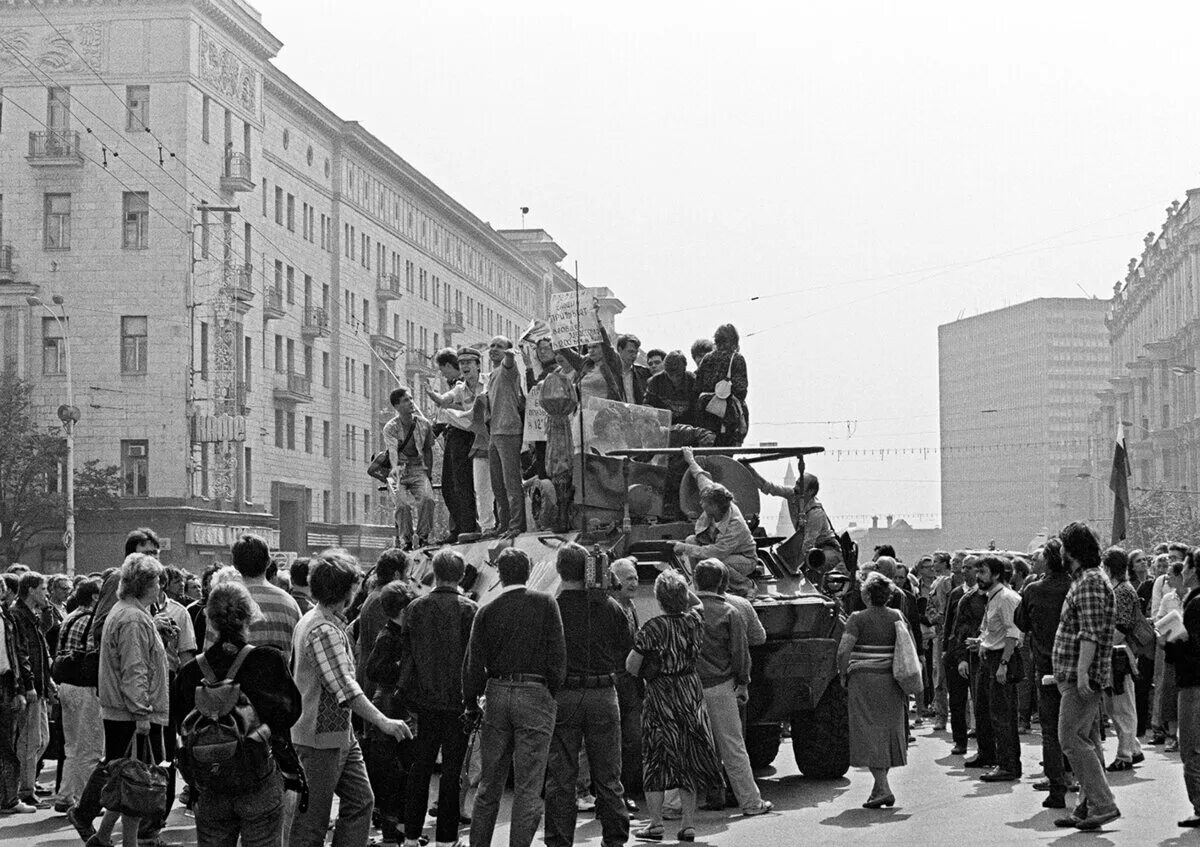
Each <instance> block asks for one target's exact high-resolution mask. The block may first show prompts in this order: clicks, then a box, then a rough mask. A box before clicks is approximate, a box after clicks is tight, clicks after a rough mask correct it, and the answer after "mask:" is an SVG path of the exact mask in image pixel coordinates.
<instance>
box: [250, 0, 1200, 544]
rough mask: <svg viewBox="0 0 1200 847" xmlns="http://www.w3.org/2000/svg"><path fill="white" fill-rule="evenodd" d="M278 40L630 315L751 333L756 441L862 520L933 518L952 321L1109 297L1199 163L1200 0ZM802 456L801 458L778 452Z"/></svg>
mask: <svg viewBox="0 0 1200 847" xmlns="http://www.w3.org/2000/svg"><path fill="white" fill-rule="evenodd" d="M255 6H256V7H257V8H258V9H259V10H260V11H261V12H262V15H263V22H264V24H265V25H266V26H267V27H268V29H270V30H271V31H272V32H274V34H275V35H276V36H278V37H279V38H280V39H282V41H283V42H284V47H283V49H282V50H281V51H280V55H279V56H278V57H277V59H276V64H277V65H278V66H279V67H280V68H281V69H282V70H283V71H284V72H286V73H287V74H289V75H290V76H291V77H292V78H293V79H295V80H296V81H297V82H298V83H299V84H300V85H302V86H304V87H305V88H307V89H308V90H309V91H310V92H312V93H313V94H314V95H315V96H317V97H318V98H320V99H321V100H322V101H323V102H324V103H325V104H326V105H328V106H329V107H330V108H332V109H333V110H334V111H335V112H336V113H337V114H338V115H340V116H341V117H343V118H345V119H349V120H357V121H359V122H361V123H362V124H363V125H364V126H365V127H366V128H367V129H368V130H370V131H371V132H373V133H374V134H375V135H376V136H378V137H379V138H381V139H382V140H383V141H384V142H386V143H387V144H389V145H390V146H392V147H393V148H394V149H395V150H396V151H397V152H398V153H399V154H400V155H401V156H403V157H404V158H405V159H406V160H408V161H409V162H410V163H412V164H413V165H414V166H416V167H417V168H418V169H420V170H421V171H422V172H423V173H425V174H426V175H427V176H429V177H430V178H432V179H433V180H434V181H435V182H436V183H437V184H438V185H440V186H441V187H442V188H443V189H444V190H446V191H447V192H448V193H449V194H450V195H451V196H453V197H454V198H455V199H457V200H458V201H459V202H461V203H463V204H464V205H465V206H466V207H467V208H469V209H471V210H472V211H473V212H475V213H476V214H477V215H478V216H479V217H480V218H482V219H483V220H485V221H488V222H490V223H491V224H492V225H493V226H495V227H496V228H498V229H499V228H513V227H518V226H520V225H521V217H520V211H519V209H520V207H521V206H528V207H529V208H530V213H529V215H528V216H527V218H526V220H525V224H526V225H527V226H530V227H540V228H544V229H546V230H547V231H548V232H549V233H550V234H551V235H552V236H553V237H554V238H555V240H556V241H557V242H558V243H559V244H560V245H561V246H562V247H563V249H565V250H566V251H567V253H568V254H569V255H568V257H567V259H566V260H565V262H564V264H565V265H566V266H567V267H568V269H572V270H573V269H574V263H575V262H578V267H579V277H580V280H581V282H582V283H583V284H584V285H591V286H607V287H608V288H611V289H612V290H613V291H614V292H615V293H616V295H617V296H618V297H619V298H620V299H621V300H622V301H623V302H624V303H625V307H626V308H625V312H624V313H623V314H622V315H621V316H620V317H619V318H618V322H617V326H618V329H619V330H620V331H625V332H634V333H637V334H638V335H639V336H640V337H641V339H642V342H643V347H644V348H645V347H661V348H664V349H668V350H669V349H672V348H681V349H684V350H686V349H687V348H688V347H689V346H690V344H691V342H692V341H693V340H694V339H695V338H698V337H700V336H704V335H711V332H712V330H713V329H714V328H715V327H716V326H717V325H718V324H720V323H724V322H727V321H728V322H732V323H734V324H735V325H736V326H737V328H738V330H739V331H740V333H741V336H742V350H743V352H744V353H745V355H746V358H747V361H748V367H749V374H750V396H749V406H750V409H751V420H752V427H751V431H750V435H749V437H748V439H747V443H748V444H751V443H757V442H760V441H768V440H769V441H778V442H780V443H790V444H806V445H823V446H825V447H826V448H827V450H828V451H835V450H855V449H858V450H871V449H877V448H884V447H887V448H908V449H910V450H913V451H914V452H913V453H910V454H908V455H898V456H897V455H888V456H886V457H884V458H880V457H879V456H878V455H874V456H872V457H870V458H862V457H859V458H857V459H856V458H854V457H846V456H842V457H841V458H838V457H837V456H836V455H835V454H833V453H832V452H830V453H828V454H827V455H825V456H818V457H813V458H812V459H810V461H809V469H810V470H812V471H814V472H815V473H817V474H818V475H819V476H820V477H821V494H822V500H823V502H824V503H825V506H826V508H827V509H828V510H829V512H830V513H831V514H832V515H833V516H834V518H835V521H837V522H838V523H839V528H840V526H841V525H844V524H845V523H847V522H849V521H856V522H858V523H859V524H863V523H869V519H870V515H872V514H875V515H887V514H894V515H896V516H903V517H906V518H907V519H908V520H909V521H910V523H913V524H914V525H917V526H937V525H940V517H939V510H940V503H939V490H938V470H939V468H938V459H937V456H936V454H935V453H932V452H929V453H927V454H926V453H923V452H918V451H920V450H921V449H922V448H935V447H936V446H937V444H938V431H937V430H938V417H937V412H938V374H937V327H938V325H939V324H943V323H947V322H950V321H953V320H955V319H957V318H959V317H964V316H969V315H973V314H977V313H979V312H983V311H988V310H991V309H995V308H1000V307H1003V306H1005V305H1011V304H1014V303H1019V302H1022V301H1025V300H1028V299H1031V298H1034V297H1041V296H1058V297H1062V296H1080V297H1082V296H1085V293H1086V295H1087V296H1092V295H1094V296H1097V297H1100V298H1105V299H1106V298H1108V297H1110V296H1111V294H1112V287H1113V284H1114V283H1115V282H1116V281H1117V280H1118V279H1120V278H1121V277H1122V276H1123V275H1124V272H1125V267H1126V264H1127V263H1128V261H1129V259H1130V258H1131V257H1133V256H1136V255H1138V254H1139V253H1140V251H1141V249H1142V238H1143V236H1144V235H1145V234H1146V233H1147V232H1148V231H1157V230H1158V229H1159V228H1160V227H1161V225H1162V222H1163V220H1164V219H1165V212H1164V210H1165V208H1166V207H1167V206H1168V205H1169V204H1170V202H1171V201H1172V200H1173V199H1178V200H1180V201H1182V200H1183V199H1184V198H1185V192H1186V190H1187V189H1188V188H1193V187H1200V108H1197V91H1200V68H1198V67H1197V62H1196V61H1195V58H1194V57H1195V56H1196V51H1195V46H1194V43H1193V38H1192V36H1191V33H1193V32H1194V31H1195V30H1196V27H1197V25H1198V24H1200V7H1197V6H1196V5H1195V4H1192V5H1188V4H1184V3H1178V4H1171V3H1163V4H1156V5H1155V6H1154V7H1153V9H1150V8H1149V7H1145V8H1142V7H1136V6H1134V5H1131V4H1125V5H1123V6H1120V7H1119V6H1116V5H1111V6H1110V5H1108V4H1105V3H1087V4H1083V3H1070V2H1061V3H1045V2H1040V3H1022V2H1015V3H1005V4H999V5H998V4H986V5H985V4H963V3H959V2H955V3H933V2H909V3H903V4H901V3H890V2H886V3H885V2H854V3H797V2H786V3H785V2H781V3H774V2H770V3H768V2H743V3H738V4H729V3H712V2H704V0H701V1H700V2H688V3H686V4H685V3H682V2H656V3H648V2H644V0H643V2H638V3H632V2H606V3H603V4H599V3H597V4H584V3H561V2H540V0H539V2H509V3H503V4H500V3H494V2H492V3H483V2H476V0H460V2H456V3H442V2H424V0H422V2H399V3H398V2H395V0H388V1H386V2H385V0H354V2H347V3H340V4H338V5H337V6H336V14H333V13H332V12H331V11H330V6H329V4H328V3H327V2H324V1H323V0H322V1H321V2H318V0H255ZM774 471H775V474H776V475H777V476H780V477H781V476H782V474H783V468H782V467H777V468H774Z"/></svg>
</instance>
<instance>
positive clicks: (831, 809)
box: [0, 725, 1200, 847]
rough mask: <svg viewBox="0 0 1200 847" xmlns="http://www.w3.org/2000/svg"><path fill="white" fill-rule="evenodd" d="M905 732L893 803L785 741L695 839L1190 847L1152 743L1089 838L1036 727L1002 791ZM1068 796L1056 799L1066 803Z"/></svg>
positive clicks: (33, 820) (503, 833) (715, 842)
mask: <svg viewBox="0 0 1200 847" xmlns="http://www.w3.org/2000/svg"><path fill="white" fill-rule="evenodd" d="M913 734H914V735H915V737H916V743H915V744H913V745H912V746H910V747H909V761H908V765H907V766H906V767H904V768H898V769H895V770H893V771H892V774H891V777H890V779H891V783H892V788H893V790H894V792H895V795H896V806H895V807H893V808H890V809H881V810H867V809H863V808H862V807H861V804H862V802H863V801H864V800H866V799H867V796H868V795H869V794H870V789H871V777H870V775H869V774H868V773H867V772H866V771H865V770H857V769H852V770H851V771H850V773H849V774H847V776H846V777H845V778H843V779H839V780H832V781H814V780H808V779H805V778H804V777H802V776H800V775H798V773H797V771H796V766H795V763H794V762H793V761H792V759H791V755H790V749H789V746H788V742H787V741H786V740H785V742H784V746H783V747H782V748H781V749H780V753H779V756H778V757H777V758H776V760H775V765H774V767H773V768H771V769H768V770H767V771H764V772H762V773H761V774H760V776H761V778H760V782H759V784H760V786H761V788H762V792H763V796H764V797H766V798H767V799H768V800H770V801H771V802H772V803H774V804H775V811H774V812H773V813H771V814H769V815H763V816H762V817H756V818H743V817H741V815H740V814H738V813H737V811H736V810H730V811H729V812H727V813H722V812H700V813H699V814H698V818H697V826H696V843H697V844H699V845H710V847H751V845H753V847H775V845H778V847H785V845H786V847H794V845H796V844H797V843H804V844H823V845H855V847H860V846H861V845H870V844H886V845H920V847H929V845H955V847H973V845H980V847H982V845H1006V844H1022V845H1029V844H1053V845H1058V847H1075V845H1087V847H1092V845H1096V847H1109V845H1146V844H1157V845H1164V846H1165V847H1174V845H1195V846H1196V847H1200V832H1194V831H1192V830H1185V829H1180V828H1179V827H1177V826H1176V821H1177V820H1179V819H1182V818H1184V817H1187V815H1188V814H1189V813H1190V808H1189V805H1188V802H1187V796H1186V792H1185V791H1184V786H1183V774H1182V767H1181V765H1180V761H1179V755H1178V754H1177V753H1165V752H1163V748H1162V747H1161V746H1159V747H1151V746H1145V747H1144V748H1143V749H1144V752H1145V755H1146V761H1145V762H1144V763H1142V764H1141V765H1139V766H1138V767H1137V768H1136V769H1135V770H1133V771H1130V772H1125V773H1119V774H1112V775H1111V779H1110V781H1111V783H1112V784H1113V786H1114V790H1115V793H1116V796H1117V802H1118V804H1119V806H1120V808H1121V811H1122V813H1123V817H1121V818H1120V819H1118V820H1117V821H1115V822H1113V823H1111V824H1109V825H1108V826H1107V827H1106V828H1105V829H1104V830H1102V831H1101V832H1098V833H1084V832H1079V831H1077V830H1064V829H1057V828H1055V826H1054V824H1053V821H1054V818H1056V817H1059V816H1061V815H1062V814H1063V812H1062V811H1060V810H1047V809H1043V808H1042V807H1041V802H1042V800H1043V799H1045V797H1046V794H1045V793H1044V792H1040V791H1035V790H1034V789H1033V783H1034V781H1035V779H1036V778H1037V777H1038V776H1039V774H1040V767H1039V766H1038V761H1039V760H1040V759H1041V746H1040V745H1041V740H1040V736H1039V734H1038V730H1037V727H1036V725H1035V727H1034V731H1033V732H1032V733H1031V734H1029V735H1023V736H1021V740H1022V746H1023V753H1022V763H1023V766H1024V770H1025V774H1026V775H1025V777H1024V778H1023V779H1021V780H1020V781H1019V782H1013V783H991V784H989V783H983V782H980V781H979V780H978V778H977V774H978V771H967V770H964V769H963V767H962V757H961V756H951V755H949V751H950V738H949V734H948V733H945V732H933V731H932V730H931V729H930V728H929V726H928V725H926V726H924V727H916V728H914V730H913ZM1105 748H1106V752H1107V753H1108V756H1109V761H1111V759H1112V755H1113V751H1114V750H1115V749H1116V739H1115V737H1113V736H1111V734H1110V737H1109V738H1108V740H1107V742H1106V743H1105ZM51 774H52V772H49V771H48V772H47V773H46V775H47V776H48V775H51ZM1075 796H1076V795H1074V794H1068V795H1067V799H1068V803H1070V802H1072V800H1073V798H1074V797H1075ZM507 808H508V802H507V799H506V801H505V803H504V805H503V806H502V810H501V811H502V814H501V821H500V824H499V825H498V826H497V828H496V834H495V838H494V839H493V843H494V844H496V845H506V844H507V843H508V824H507V818H506V813H507ZM673 823H674V822H671V821H668V822H667V838H666V839H665V840H664V843H670V842H672V841H673V835H674V832H675V829H676V827H675V826H673V825H672V824H673ZM430 832H431V831H430ZM164 835H165V837H166V841H167V842H168V843H170V844H179V845H194V844H196V835H195V829H194V827H193V825H192V820H191V818H190V817H188V816H187V815H186V813H185V812H184V811H183V810H181V809H178V808H177V809H176V810H175V811H174V812H173V813H172V815H171V819H170V824H169V826H168V828H167V829H166V831H165V833H164ZM463 837H464V838H465V837H466V832H465V830H464V832H463ZM540 838H541V835H540V833H539V837H538V841H536V842H535V844H537V845H539V847H540V844H541V841H540ZM118 843H120V842H119V841H118ZM576 843H577V844H585V845H591V847H600V825H599V822H597V821H596V820H595V819H594V818H593V817H592V815H591V813H581V814H580V819H579V828H578V831H577V833H576ZM637 843H639V842H635V841H631V842H630V844H631V845H634V844H637ZM80 844H81V842H80V840H79V839H78V838H77V837H76V836H75V833H74V830H72V829H71V828H70V826H69V825H68V824H67V822H66V819H65V818H64V817H63V816H62V815H56V814H54V813H53V812H52V811H49V810H47V811H40V812H37V813H36V814H32V815H21V816H19V817H10V818H0V847H18V845H20V847H78V845H80Z"/></svg>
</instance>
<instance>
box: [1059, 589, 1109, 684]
mask: <svg viewBox="0 0 1200 847" xmlns="http://www.w3.org/2000/svg"><path fill="white" fill-rule="evenodd" d="M1115 612H1116V601H1115V599H1114V597H1113V588H1112V583H1111V582H1109V580H1108V577H1107V576H1106V575H1105V574H1104V572H1103V571H1101V570H1100V568H1088V569H1086V570H1085V571H1083V572H1082V573H1081V574H1080V575H1079V576H1078V577H1077V578H1076V580H1075V581H1074V582H1073V583H1072V584H1071V588H1070V590H1069V591H1067V598H1066V600H1065V601H1063V607H1062V615H1061V617H1059V619H1058V632H1057V633H1056V634H1055V636H1054V650H1053V652H1052V654H1051V657H1050V660H1051V662H1052V664H1053V667H1054V678H1055V679H1057V680H1058V681H1060V682H1066V683H1069V684H1071V685H1074V684H1075V681H1076V679H1077V678H1078V674H1077V672H1076V667H1077V666H1078V664H1079V645H1080V643H1081V642H1082V641H1085V640H1086V641H1091V642H1093V643H1095V645H1096V656H1095V658H1094V659H1092V664H1091V667H1089V668H1088V680H1089V681H1090V682H1091V683H1092V687H1093V688H1096V689H1099V690H1102V691H1103V690H1104V689H1107V688H1111V687H1112V644H1113V621H1114V619H1115V617H1116V613H1115Z"/></svg>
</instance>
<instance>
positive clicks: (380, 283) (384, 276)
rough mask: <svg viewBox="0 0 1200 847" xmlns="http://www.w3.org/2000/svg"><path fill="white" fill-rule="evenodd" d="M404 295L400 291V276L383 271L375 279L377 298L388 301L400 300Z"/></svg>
mask: <svg viewBox="0 0 1200 847" xmlns="http://www.w3.org/2000/svg"><path fill="white" fill-rule="evenodd" d="M403 296H404V295H403V294H402V293H401V291H400V277H399V276H397V275H396V274H389V273H382V272H381V273H380V274H379V276H378V278H377V279H376V281H375V299H376V300H378V301H379V302H381V303H386V302H388V301H389V300H399V299H400V298H401V297H403Z"/></svg>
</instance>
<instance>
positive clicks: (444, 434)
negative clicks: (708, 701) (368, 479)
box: [383, 307, 750, 549]
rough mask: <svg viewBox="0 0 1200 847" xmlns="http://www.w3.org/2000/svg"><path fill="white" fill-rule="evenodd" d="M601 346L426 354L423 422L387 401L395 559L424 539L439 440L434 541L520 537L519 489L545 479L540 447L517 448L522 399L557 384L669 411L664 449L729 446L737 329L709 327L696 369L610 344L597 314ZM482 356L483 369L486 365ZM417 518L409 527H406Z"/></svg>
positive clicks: (741, 393)
mask: <svg viewBox="0 0 1200 847" xmlns="http://www.w3.org/2000/svg"><path fill="white" fill-rule="evenodd" d="M596 335H598V336H599V340H598V341H597V342H595V343H593V344H590V345H585V346H584V347H583V348H579V349H576V348H571V347H557V348H556V347H555V345H554V341H553V340H552V339H551V338H548V337H537V338H536V339H534V336H533V335H530V334H528V333H527V334H526V336H524V337H523V338H522V339H521V340H520V341H519V343H518V344H517V345H516V346H514V344H513V343H512V341H510V340H509V339H508V338H505V337H504V336H499V335H498V336H496V337H495V338H493V339H491V341H490V342H489V343H488V345H487V348H486V349H485V350H483V351H480V350H478V349H476V348H473V347H462V348H459V349H457V350H454V349H451V348H447V349H445V350H440V351H438V353H437V354H436V355H435V356H434V362H435V363H436V365H437V367H438V370H439V374H440V375H439V376H438V377H436V378H433V379H431V380H430V384H429V386H428V391H427V392H426V397H427V398H428V399H429V401H430V403H431V404H432V405H433V406H434V407H435V408H436V412H435V414H434V415H433V417H432V420H431V419H430V418H429V417H426V415H425V414H424V413H423V412H422V411H421V409H420V408H419V407H418V405H417V402H416V401H417V397H416V396H415V395H414V392H413V391H412V390H411V389H410V388H408V387H400V388H396V389H394V390H393V391H392V392H391V396H390V398H389V399H390V402H391V405H392V408H393V409H394V410H395V413H396V414H395V417H394V418H392V420H391V421H389V422H388V424H387V425H386V426H385V428H384V430H383V438H384V443H385V445H386V451H387V460H388V463H389V465H390V470H389V471H388V474H387V477H386V479H387V481H388V485H389V488H390V489H391V491H392V492H393V497H394V502H395V522H396V533H397V538H398V543H399V546H401V547H403V548H405V549H415V548H417V547H424V546H426V545H427V544H429V543H431V542H433V541H434V539H433V538H432V534H433V526H434V506H435V494H434V490H433V487H432V485H431V479H432V476H433V463H434V450H433V447H434V444H435V441H436V440H437V439H438V438H443V439H444V440H443V442H442V466H441V495H442V498H443V500H444V502H445V505H446V511H447V513H448V530H449V531H448V534H447V535H446V537H444V538H442V539H438V540H437V541H438V543H441V544H444V543H453V542H455V541H457V540H459V539H460V538H462V539H464V540H466V539H470V538H477V537H480V536H483V537H489V536H496V535H507V536H510V537H512V536H516V535H518V534H520V533H521V532H524V531H525V530H526V529H527V528H528V521H527V515H526V509H525V488H526V483H527V481H529V480H531V479H537V478H542V479H546V478H548V475H549V471H548V469H547V468H546V464H545V461H546V445H545V442H534V443H527V442H526V441H525V440H524V435H525V413H526V407H527V400H528V396H529V392H530V391H532V390H533V389H534V388H535V387H537V386H539V385H541V384H542V383H543V382H544V381H545V380H546V378H547V377H548V376H550V375H551V374H555V373H557V374H561V375H562V376H563V377H565V378H566V379H567V380H568V381H569V384H570V385H571V386H572V387H573V389H574V392H575V396H576V398H577V399H578V400H580V401H582V400H583V399H584V398H587V397H597V398H600V399H602V400H611V401H616V402H620V403H627V404H631V405H637V406H648V407H652V408H656V409H664V410H667V411H669V412H670V413H671V426H672V433H673V435H674V438H673V440H675V441H678V442H679V444H678V445H676V444H672V446H682V445H683V444H690V445H691V446H702V445H703V446H738V445H740V444H741V443H742V441H743V439H744V438H745V436H746V432H747V429H748V427H749V421H750V413H749V407H748V406H747V403H746V397H747V393H748V389H749V381H748V377H747V371H746V360H745V358H744V357H743V356H742V354H741V353H740V352H739V347H738V345H739V337H738V332H737V329H736V328H735V327H734V326H733V325H732V324H722V325H721V326H719V327H717V329H716V331H715V332H714V333H713V337H712V338H711V339H707V338H702V339H699V340H697V341H696V342H695V343H694V344H693V345H692V348H691V356H692V361H693V362H694V364H695V371H689V370H688V360H687V357H686V356H685V355H684V354H683V353H682V352H681V351H679V350H675V351H672V352H670V353H668V352H665V351H663V350H659V349H650V350H647V351H645V356H644V361H645V364H644V365H643V364H641V363H640V360H642V359H643V356H642V353H643V351H642V343H641V340H640V339H639V338H638V337H637V336H636V335H630V334H623V335H618V336H617V338H616V343H615V344H614V343H613V342H612V341H611V340H610V337H609V334H608V330H607V329H606V328H605V327H604V325H603V323H602V322H601V321H600V318H599V310H598V307H597V310H596ZM485 356H486V364H485V363H484V361H483V360H484V357H485ZM414 515H415V518H414Z"/></svg>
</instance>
